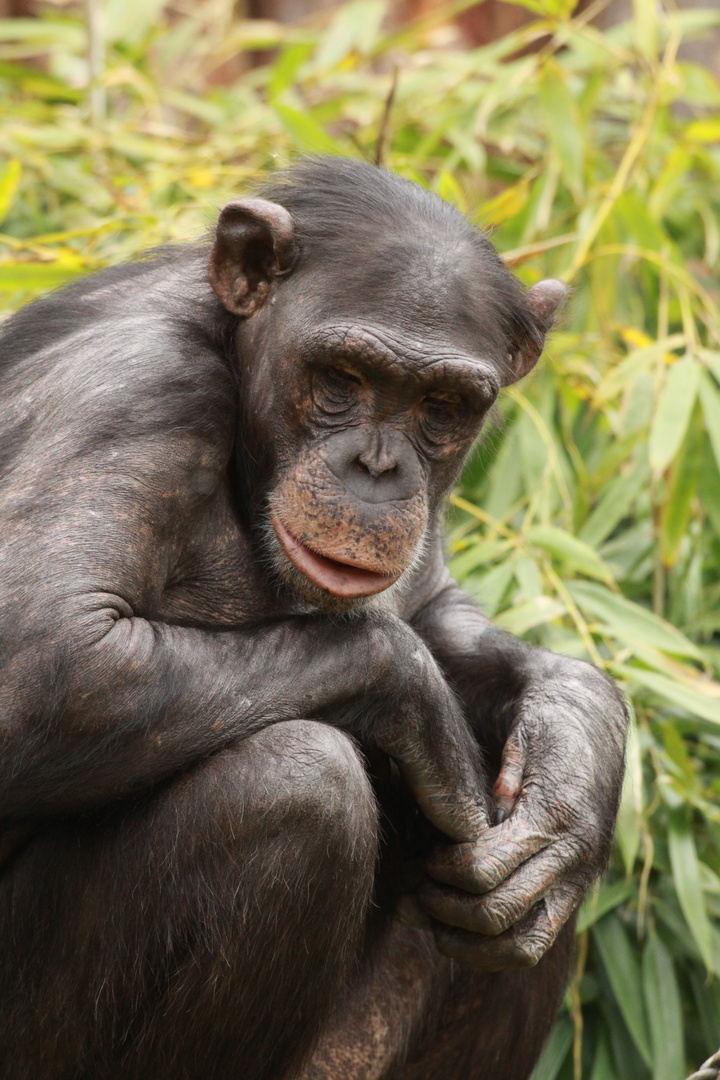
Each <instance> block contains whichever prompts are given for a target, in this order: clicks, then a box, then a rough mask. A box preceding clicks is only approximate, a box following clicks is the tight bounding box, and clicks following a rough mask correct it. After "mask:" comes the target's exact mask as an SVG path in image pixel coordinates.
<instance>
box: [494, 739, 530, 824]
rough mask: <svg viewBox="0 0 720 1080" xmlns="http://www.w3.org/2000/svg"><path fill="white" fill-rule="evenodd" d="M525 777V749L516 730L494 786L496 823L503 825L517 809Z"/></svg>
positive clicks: (505, 752)
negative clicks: (516, 805) (516, 804)
mask: <svg viewBox="0 0 720 1080" xmlns="http://www.w3.org/2000/svg"><path fill="white" fill-rule="evenodd" d="M524 775H525V748H524V746H523V742H522V736H521V734H520V729H519V728H517V727H516V728H515V730H514V731H512V732H511V734H510V736H509V737H508V740H507V742H506V743H505V746H504V748H503V752H502V760H501V763H500V772H499V773H498V778H497V780H496V781H495V783H494V784H493V789H492V797H493V802H494V803H495V806H496V809H497V815H496V822H497V824H498V825H500V824H502V822H503V821H505V819H506V818H508V817H509V816H510V814H511V813H512V812H513V810H514V809H515V803H516V802H517V799H518V796H519V794H520V791H521V789H522V782H523V776H524Z"/></svg>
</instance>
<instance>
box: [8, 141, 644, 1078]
mask: <svg viewBox="0 0 720 1080" xmlns="http://www.w3.org/2000/svg"><path fill="white" fill-rule="evenodd" d="M266 194H267V196H268V198H267V199H265V200H258V199H249V200H243V201H237V202H234V203H231V204H229V206H228V207H227V208H226V209H225V210H224V211H223V213H222V214H221V216H220V221H219V224H218V228H217V232H216V235H215V237H214V240H213V242H212V243H209V244H208V245H205V246H202V245H201V246H199V247H187V248H179V249H172V250H169V251H165V252H160V253H156V254H155V255H153V256H151V257H149V258H147V259H145V260H142V261H140V262H138V263H135V264H132V265H130V266H126V267H119V268H115V269H114V270H110V271H107V272H104V273H102V274H99V275H96V276H94V277H91V278H89V279H88V280H87V281H84V282H81V283H80V284H78V285H74V286H71V287H70V288H69V289H66V290H63V291H61V292H58V293H56V294H53V295H51V296H49V297H48V298H46V299H44V300H42V301H40V302H38V303H37V304H34V305H31V306H30V307H28V308H27V309H25V310H24V311H22V312H20V313H19V314H18V315H17V316H15V317H14V318H13V319H11V320H10V321H9V322H8V323H7V324H5V326H4V327H3V331H2V335H1V336H0V536H2V543H0V944H2V953H3V962H2V964H1V965H0V1061H2V1063H3V1064H2V1076H3V1080H35V1078H37V1077H43V1080H70V1078H72V1080H200V1078H201V1077H202V1078H206V1077H212V1078H213V1080H231V1078H232V1080H236V1078H237V1077H238V1076H242V1077H243V1080H285V1078H288V1080H290V1078H295V1080H337V1078H339V1077H343V1078H347V1080H435V1078H437V1080H450V1078H455V1077H457V1078H458V1080H460V1078H462V1080H466V1078H467V1080H511V1078H512V1080H523V1078H524V1077H527V1076H529V1074H530V1072H531V1070H532V1068H533V1065H534V1062H535V1060H536V1058H537V1056H538V1054H539V1052H540V1048H541V1046H542V1043H543V1040H544V1038H545V1037H546V1035H547V1032H548V1030H549V1027H550V1025H551V1022H552V1019H553V1016H554V1014H555V1010H556V1007H557V1004H558V1002H559V1000H560V996H561V994H562V990H563V986H564V982H565V978H566V974H567V969H568V963H569V956H570V944H571V940H572V921H573V913H574V912H575V911H576V909H577V906H578V904H579V903H580V900H581V898H582V895H583V893H584V891H585V889H586V888H587V886H588V885H589V884H590V882H591V881H592V880H593V879H594V877H595V876H596V875H597V874H598V873H599V872H600V871H601V870H602V868H603V866H604V864H605V860H606V858H607V854H608V850H609V845H610V840H611V835H612V830H613V825H614V820H615V814H616V810H617V801H618V796H619V791H620V785H621V780H622V767H623V739H624V725H625V716H624V710H623V707H622V703H621V701H620V699H619V697H618V695H617V693H616V691H615V690H614V688H613V687H612V685H611V684H610V683H609V681H608V680H607V679H606V678H605V677H604V676H603V675H601V674H600V673H599V672H597V671H596V670H595V669H593V668H592V667H590V666H588V665H586V664H582V663H580V662H578V661H575V660H570V659H566V658H562V657H557V656H552V655H550V654H548V653H545V652H543V651H542V650H536V649H533V648H531V647H529V646H526V645H524V644H522V643H521V642H519V641H517V640H516V639H514V638H512V637H511V636H510V635H508V634H505V633H503V632H500V631H497V630H495V629H494V628H493V627H492V626H491V625H490V623H489V622H488V621H487V620H486V619H485V618H484V617H483V616H482V614H481V613H480V612H479V611H478V610H477V608H476V607H475V606H474V604H473V603H472V601H470V600H469V598H468V597H466V596H465V595H464V594H463V593H462V592H461V591H460V590H459V589H458V588H457V586H456V585H455V584H454V583H453V582H452V581H451V580H450V578H449V576H448V574H447V571H446V570H445V567H444V565H443V559H442V548H441V539H440V537H441V527H440V519H441V514H442V504H443V499H444V497H445V495H446V494H447V492H448V490H449V489H450V487H451V485H452V483H453V482H454V480H455V478H456V477H457V475H458V472H459V470H460V468H461V465H462V461H463V458H464V457H465V455H466V453H467V451H468V450H469V448H470V446H471V445H472V442H473V439H474V438H475V437H476V435H477V433H478V431H479V430H480V427H481V426H482V423H483V420H484V418H485V416H486V414H487V411H488V409H489V408H490V407H491V405H492V402H493V401H494V399H495V396H496V394H497V392H498V390H499V388H500V387H501V386H503V385H507V384H508V383H511V382H514V381H516V380H517V379H518V378H520V377H522V376H523V375H524V374H525V373H526V372H527V371H528V370H530V368H531V367H532V365H533V363H534V362H535V360H536V359H537V356H538V354H539V352H540V349H541V346H542V341H543V337H544V334H545V333H546V331H548V330H549V328H550V326H551V323H552V318H553V313H554V311H555V309H556V307H557V305H558V303H559V302H560V301H561V299H562V296H563V293H564V290H563V287H562V286H561V285H559V283H557V282H552V281H550V282H540V283H539V284H538V285H537V286H535V287H534V288H533V289H531V290H529V291H528V293H526V294H524V293H523V291H522V290H521V288H520V287H519V285H518V284H517V282H515V281H514V279H513V278H512V276H511V275H510V274H509V273H508V272H507V270H506V269H505V268H504V267H503V266H502V264H501V262H500V260H499V259H498V258H497V256H496V255H495V254H494V252H493V251H492V248H491V247H490V245H489V243H488V242H487V240H486V239H485V238H484V237H482V236H479V235H478V234H476V233H475V232H474V231H473V230H472V229H471V228H470V227H469V225H468V224H467V223H466V222H465V221H464V219H463V218H462V217H461V216H460V215H458V214H457V213H456V212H455V211H454V210H452V209H451V208H450V207H447V206H446V205H445V204H443V203H441V202H440V200H438V199H437V198H436V197H435V196H431V195H429V194H428V193H427V192H424V191H422V190H421V189H419V188H417V187H415V186H414V185H412V184H408V183H407V182H405V181H401V180H399V179H398V178H396V177H392V176H390V175H388V174H385V173H383V172H381V171H378V170H375V169H372V168H371V167H369V166H364V165H361V164H358V163H352V162H342V161H335V160H330V161H326V162H315V163H313V162H310V163H305V164H304V165H301V166H299V167H297V168H296V169H295V170H294V172H292V173H291V174H290V176H289V178H286V179H284V180H283V179H281V180H280V181H278V182H277V183H276V184H275V186H274V187H271V188H270V189H269V190H268V191H267V192H266ZM277 522H280V525H279V526H278V525H277ZM278 529H279V530H280V531H278ZM283 530H284V531H283Z"/></svg>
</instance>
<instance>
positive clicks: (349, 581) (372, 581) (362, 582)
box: [272, 514, 400, 600]
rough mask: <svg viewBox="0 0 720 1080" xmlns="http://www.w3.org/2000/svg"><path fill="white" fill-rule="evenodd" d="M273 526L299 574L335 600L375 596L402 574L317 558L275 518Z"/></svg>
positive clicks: (319, 556)
mask: <svg viewBox="0 0 720 1080" xmlns="http://www.w3.org/2000/svg"><path fill="white" fill-rule="evenodd" d="M272 524H273V528H274V529H275V533H276V534H277V538H278V540H279V541H280V543H281V544H282V548H283V551H284V552H285V554H286V555H287V557H288V559H289V560H290V562H291V563H292V564H293V566H294V567H295V569H296V570H299V571H300V573H301V574H303V575H304V576H305V577H306V578H307V579H308V581H311V582H312V583H313V585H316V586H317V587H318V588H319V589H323V591H324V592H328V593H330V594H331V595H332V596H339V597H343V598H344V599H347V600H350V599H353V598H354V597H359V596H374V595H375V594H376V593H380V592H383V591H384V590H385V589H389V588H390V586H391V585H394V584H395V582H396V581H397V579H398V578H399V577H400V574H376V573H375V571H374V570H364V569H363V568H362V567H360V566H353V565H352V564H350V563H343V562H338V561H337V559H328V558H326V557H325V556H324V555H317V554H316V553H315V552H314V551H310V549H309V548H306V547H305V545H304V544H301V543H300V541H299V540H296V539H295V537H294V536H293V535H292V534H291V533H289V532H288V530H287V529H286V528H285V526H284V525H283V523H282V522H281V521H280V520H279V518H277V517H276V516H275V514H273V515H272Z"/></svg>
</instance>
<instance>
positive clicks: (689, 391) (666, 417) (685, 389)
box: [649, 356, 702, 472]
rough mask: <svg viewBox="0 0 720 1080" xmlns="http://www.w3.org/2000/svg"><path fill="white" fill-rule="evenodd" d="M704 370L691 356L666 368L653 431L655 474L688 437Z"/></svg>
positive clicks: (651, 461)
mask: <svg viewBox="0 0 720 1080" xmlns="http://www.w3.org/2000/svg"><path fill="white" fill-rule="evenodd" d="M701 370H702V369H701V366H700V364H699V363H698V362H697V360H695V359H694V358H693V357H691V356H688V357H685V358H684V359H682V360H677V361H676V362H675V363H674V364H672V365H671V366H670V367H669V368H668V369H667V373H666V375H665V383H664V385H663V388H662V392H661V394H660V401H659V403H658V407H657V411H656V413H655V417H654V419H653V423H652V427H651V429H650V446H649V454H650V464H651V466H652V468H653V469H654V470H655V471H656V472H662V471H663V470H664V469H666V468H667V466H668V465H669V464H670V462H671V461H672V459H673V458H674V457H675V454H676V453H677V450H678V447H679V446H680V443H681V442H682V441H683V438H684V437H685V432H686V431H687V426H688V423H689V421H690V416H691V414H692V410H693V405H694V404H695V395H696V394H697V389H698V384H699V381H700V373H701Z"/></svg>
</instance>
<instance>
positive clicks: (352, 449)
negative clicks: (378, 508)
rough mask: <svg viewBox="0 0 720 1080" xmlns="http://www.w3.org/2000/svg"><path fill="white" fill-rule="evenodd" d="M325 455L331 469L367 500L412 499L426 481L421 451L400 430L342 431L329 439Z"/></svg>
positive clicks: (366, 429)
mask: <svg viewBox="0 0 720 1080" xmlns="http://www.w3.org/2000/svg"><path fill="white" fill-rule="evenodd" d="M324 457H325V460H326V462H327V464H328V467H329V469H330V470H331V472H333V473H334V474H335V476H336V477H337V478H338V480H341V481H342V483H343V484H344V485H345V487H346V488H347V489H348V491H350V492H351V493H352V494H353V495H355V496H356V497H357V498H358V499H361V500H362V501H363V502H367V503H381V502H398V501H400V500H401V499H411V498H412V497H413V495H416V494H417V492H418V491H419V490H420V487H421V485H422V471H421V469H420V462H419V461H418V457H417V454H416V453H415V450H414V449H413V446H412V443H411V442H410V441H409V439H407V438H406V436H405V435H403V434H402V433H401V432H399V431H392V430H390V431H388V430H386V431H383V430H379V429H377V428H374V429H368V428H351V429H350V430H349V431H339V432H338V433H337V434H336V435H331V436H330V437H329V438H328V439H326V441H325V450H324Z"/></svg>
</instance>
